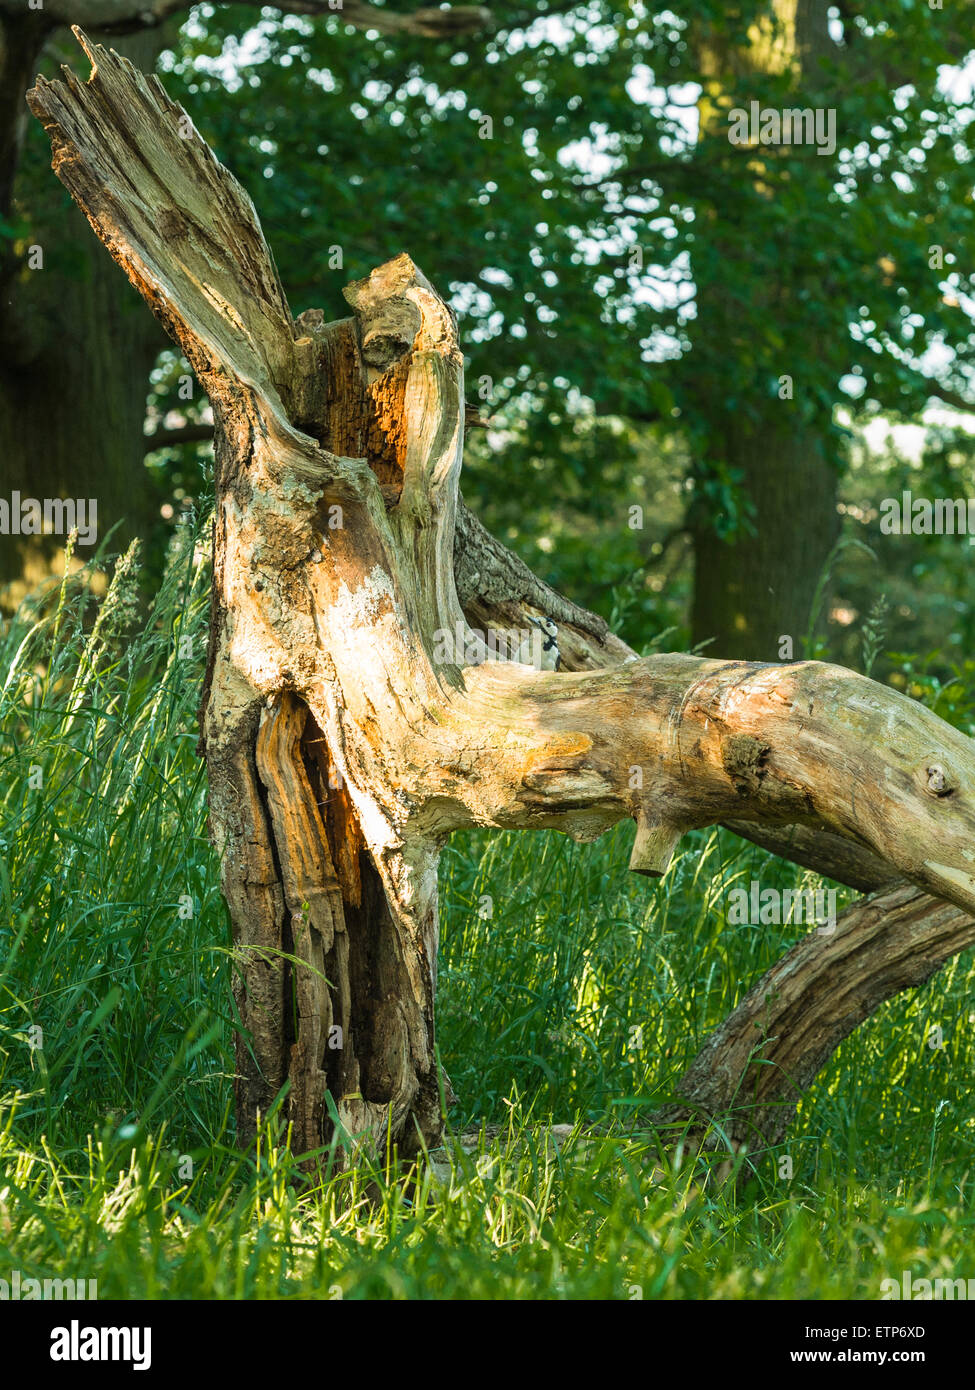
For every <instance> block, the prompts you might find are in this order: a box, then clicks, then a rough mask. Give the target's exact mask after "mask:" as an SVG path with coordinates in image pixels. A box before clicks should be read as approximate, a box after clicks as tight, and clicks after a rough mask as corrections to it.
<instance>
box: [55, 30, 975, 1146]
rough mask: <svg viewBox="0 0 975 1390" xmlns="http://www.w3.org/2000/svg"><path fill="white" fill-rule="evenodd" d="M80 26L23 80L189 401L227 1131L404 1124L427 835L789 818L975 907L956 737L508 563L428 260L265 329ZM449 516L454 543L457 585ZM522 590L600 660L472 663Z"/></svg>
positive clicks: (238, 237) (140, 98) (142, 91)
mask: <svg viewBox="0 0 975 1390" xmlns="http://www.w3.org/2000/svg"><path fill="white" fill-rule="evenodd" d="M79 38H80V41H81V42H82V44H83V46H84V47H85V51H86V52H87V53H88V55H89V57H90V58H91V60H92V62H93V65H94V66H93V72H92V75H91V78H90V79H89V81H88V83H87V84H81V83H80V82H78V80H77V79H76V78H75V77H74V76H73V75H71V74H70V73H68V74H67V75H66V78H65V82H64V83H60V82H57V83H48V82H44V81H41V82H39V83H38V85H37V87H36V88H35V89H34V90H33V92H32V93H31V94H30V104H31V108H32V110H33V111H34V113H35V114H36V115H37V116H38V117H39V118H40V119H41V120H42V121H43V124H44V126H45V129H46V130H47V132H48V134H49V136H50V138H51V142H52V148H53V152H54V167H55V170H56V172H57V174H58V176H59V177H60V178H61V179H62V181H63V182H64V183H65V185H66V186H67V188H68V189H69V191H70V192H71V194H72V196H73V197H74V198H75V200H76V201H77V202H78V203H79V205H80V206H81V207H82V208H83V209H84V211H85V213H86V215H87V216H88V218H89V221H90V222H91V224H92V226H93V228H94V229H95V231H96V233H97V234H98V235H99V236H100V237H101V239H102V240H103V241H104V242H105V244H106V245H107V246H108V247H109V249H110V251H111V252H112V254H113V256H114V257H115V258H116V260H117V261H118V262H119V264H120V265H121V266H122V268H123V269H124V270H125V271H126V273H127V274H128V275H129V277H130V279H131V280H132V281H133V283H134V284H135V285H136V286H137V287H138V288H139V289H140V291H141V292H142V293H143V295H144V296H145V297H146V299H147V301H148V302H149V304H150V306H151V307H152V309H153V311H154V312H155V313H156V314H157V315H158V316H159V317H160V319H161V320H162V321H163V323H164V324H165V325H166V327H167V329H168V330H169V332H170V333H171V334H172V336H173V337H174V338H175V339H176V341H177V342H178V344H179V345H180V347H181V348H182V350H183V352H184V353H185V354H186V356H187V358H188V360H189V361H190V363H191V364H192V366H193V368H194V370H195V371H196V373H197V375H198V376H199V378H200V380H201V382H202V384H203V385H204V387H205V389H206V390H207V392H208V394H209V396H210V400H211V403H212V406H213V412H214V419H215V459H216V488H217V519H216V527H215V538H214V581H213V613H212V623H211V644H210V656H209V663H208V677H207V690H206V705H205V716H204V734H203V744H204V748H205V752H206V757H207V762H208V770H209V780H210V823H211V833H212V836H213V840H214V843H215V845H216V847H217V849H218V851H219V853H220V856H221V866H222V879H223V886H224V892H225V894H226V897H227V901H228V904H229V906H230V911H231V916H232V920H233V924H234V933H235V939H236V942H237V945H238V948H239V950H238V956H239V961H240V967H241V973H240V984H239V989H238V1000H239V1007H240V1011H241V1015H242V1017H243V1019H244V1022H245V1025H246V1028H247V1031H248V1037H249V1041H245V1042H244V1043H242V1045H241V1050H240V1067H239V1072H240V1078H239V1088H238V1101H239V1119H240V1127H241V1134H242V1137H243V1138H245V1139H246V1138H247V1137H248V1136H249V1135H250V1134H251V1133H252V1132H253V1126H254V1122H255V1115H256V1113H257V1112H258V1111H261V1110H266V1109H267V1108H268V1107H269V1105H270V1104H271V1103H272V1101H273V1100H274V1098H275V1096H276V1095H277V1094H278V1092H279V1091H280V1089H281V1086H282V1085H283V1084H284V1082H285V1081H287V1082H289V1083H290V1089H289V1094H288V1105H289V1107H290V1109H289V1113H290V1118H291V1119H292V1121H293V1123H294V1126H295V1136H296V1137H295V1142H296V1144H298V1145H300V1146H301V1147H302V1148H303V1149H305V1150H309V1151H310V1150H315V1149H317V1148H318V1147H320V1146H321V1145H322V1144H323V1143H325V1142H327V1141H328V1140H329V1139H330V1138H331V1137H333V1134H334V1130H333V1125H332V1112H334V1117H335V1119H336V1120H337V1122H338V1125H339V1132H340V1135H344V1136H346V1137H344V1138H343V1145H344V1148H345V1150H346V1152H348V1151H349V1150H350V1148H351V1145H352V1143H353V1142H355V1143H368V1144H372V1145H374V1146H381V1145H383V1144H385V1143H387V1142H389V1141H393V1142H395V1143H397V1144H398V1145H399V1147H400V1150H401V1151H402V1152H410V1151H412V1150H414V1149H415V1148H416V1147H417V1146H419V1145H420V1144H430V1143H432V1142H435V1141H436V1139H437V1137H438V1136H439V1133H440V1130H441V1125H442V1113H441V1105H442V1096H444V1095H445V1094H446V1092H447V1086H446V1081H445V1078H442V1077H441V1076H440V1075H439V1074H438V1070H437V1064H436V1053H435V1039H434V995H435V988H436V960H437V933H438V928H437V863H438V855H439V850H440V848H441V847H442V845H443V844H444V842H445V840H446V838H447V837H448V836H449V835H450V833H451V832H452V831H454V830H456V829H461V828H464V827H468V826H475V825H477V826H493V827H511V828H548V829H555V830H561V831H563V832H565V833H567V834H569V835H571V836H573V837H574V838H575V839H577V840H580V841H590V840H595V839H597V838H598V837H599V836H600V835H601V834H602V833H603V832H604V831H605V830H606V829H608V828H609V827H610V826H611V825H613V824H615V823H616V822H617V821H619V820H621V819H624V818H632V819H633V820H634V821H635V822H636V837H635V840H634V847H633V854H632V858H631V865H630V867H631V868H632V869H633V870H634V871H636V872H638V873H641V874H645V875H650V876H659V875H661V874H662V873H664V872H665V870H666V867H667V864H668V862H669V859H670V856H671V853H672V851H673V847H674V845H675V844H676V843H677V842H678V840H679V838H680V836H681V835H682V834H683V833H684V832H685V831H687V830H689V829H692V828H695V827H700V826H705V825H709V824H714V823H718V822H732V823H735V824H738V823H742V824H744V825H746V826H750V825H755V826H760V827H768V828H771V831H772V832H773V833H774V832H778V833H781V832H782V829H783V827H790V826H793V825H799V826H804V827H807V828H808V829H809V832H810V837H811V838H812V839H813V840H815V841H816V843H821V840H819V839H817V837H821V836H823V835H824V834H825V835H827V836H832V837H836V838H837V839H838V840H839V841H841V842H842V843H843V844H844V845H845V846H849V847H851V850H850V857H851V862H852V861H856V862H857V863H858V864H859V869H858V870H856V871H858V872H859V871H862V872H863V873H865V874H869V873H871V872H873V873H874V874H876V873H877V872H881V871H882V872H883V873H884V874H886V873H887V867H886V866H890V869H891V872H892V873H894V874H898V875H901V876H903V877H904V878H907V879H909V880H911V881H912V882H913V883H914V884H916V885H918V886H919V887H921V888H923V889H925V890H927V891H928V892H930V893H931V894H934V895H936V896H937V897H939V898H942V899H946V900H948V901H950V902H951V903H953V904H955V905H956V907H957V908H958V909H960V910H961V912H962V913H968V912H970V911H971V910H972V909H973V908H975V876H973V871H975V849H973V834H972V832H973V829H975V809H973V798H972V793H973V788H975V753H973V750H972V747H971V744H970V742H969V740H967V739H966V738H964V737H963V736H962V735H961V734H959V733H958V732H957V731H955V730H953V729H951V728H950V727H949V726H947V725H945V724H944V723H943V722H942V721H941V720H939V719H937V718H936V717H935V716H934V715H932V714H931V713H930V712H929V711H927V710H925V709H923V708H922V707H920V706H919V705H917V704H916V703H914V702H912V701H910V700H908V699H906V698H904V697H903V696H900V695H898V694H896V693H895V692H893V691H891V690H888V689H887V688H885V687H883V686H880V685H878V684H876V683H874V682H872V681H870V680H867V679H865V678H864V677H861V676H858V675H856V674H855V673H853V672H851V671H847V670H844V669H842V668H839V667H835V666H827V665H822V664H819V663H811V662H800V663H796V664H795V665H789V666H781V665H776V666H773V665H758V664H750V663H743V662H725V661H719V660H709V659H703V658H701V657H695V656H688V655H684V654H679V653H678V654H673V653H671V654H666V655H658V656H652V657H649V658H646V659H638V658H636V657H634V656H632V654H629V653H628V649H625V648H624V647H623V644H622V643H620V642H619V640H618V639H617V638H615V637H613V635H612V634H611V633H609V632H608V630H599V629H598V628H594V627H593V624H592V622H591V621H590V620H589V618H588V616H587V615H585V614H584V613H583V612H582V610H579V609H575V608H573V606H572V605H569V604H567V603H566V601H565V600H558V603H557V604H555V603H553V597H552V594H551V591H543V590H542V589H541V588H539V586H538V583H537V581H533V577H532V576H531V575H530V574H528V572H524V573H520V572H514V577H512V570H511V567H510V566H507V569H506V566H505V561H504V558H503V555H502V553H501V550H500V548H498V547H497V546H496V545H494V544H492V543H491V541H490V538H486V537H485V535H484V534H478V532H477V528H476V526H475V524H474V523H473V522H472V521H471V520H470V518H469V517H468V516H467V515H466V514H465V513H464V512H463V511H462V510H461V509H460V501H459V492H458V482H459V472H460V464H461V457H462V445H463V427H464V392H463V381H462V375H463V373H462V358H461V354H460V350H459V347H458V342H457V332H456V325H455V323H454V320H453V317H452V315H451V313H450V311H449V309H448V308H447V307H446V305H445V304H444V303H443V301H442V300H441V299H440V297H439V296H438V295H437V294H436V292H435V291H434V289H433V288H432V286H431V285H430V283H429V282H428V281H427V280H426V279H425V277H424V276H423V275H422V274H421V273H420V271H419V270H418V269H417V268H416V266H415V265H414V264H413V262H412V261H411V260H410V259H409V257H408V256H405V255H403V256H399V257H397V258H396V259H394V260H392V261H390V262H388V263H387V264H385V265H383V266H380V267H378V268H377V269H376V270H374V271H373V272H372V274H371V275H369V276H368V277H366V278H365V279H364V280H361V281H359V282H357V283H356V284H354V285H351V286H350V287H349V288H348V289H347V291H346V298H347V300H348V302H349V305H350V308H351V310H352V314H351V317H350V318H348V319H345V320H341V321H339V322H337V323H325V322H324V320H323V316H322V315H321V314H320V313H317V312H312V313H306V314H304V315H302V316H301V318H300V319H299V320H297V321H293V320H292V318H291V315H290V312H289V311H288V308H287V303H286V301H285V297H284V293H283V291H282V289H281V285H280V282H279V280H278V277H277V274H276V271H275V269H274V265H273V261H272V260H271V257H270V253H269V252H268V250H267V247H266V246H265V244H264V240H263V237H262V234H261V231H260V228H259V225H258V222H257V218H256V214H255V213H254V210H253V207H252V205H251V203H250V200H249V199H248V198H247V195H246V194H245V193H244V191H243V190H242V189H241V188H240V185H239V184H238V183H237V182H236V180H234V179H233V178H232V177H231V176H230V175H229V174H228V173H227V172H226V170H224V169H222V168H221V166H220V165H219V164H217V162H216V160H215V159H214V157H213V155H212V154H211V152H210V151H209V150H208V149H207V148H206V146H205V145H203V144H202V142H201V141H200V140H199V137H198V136H196V135H195V133H194V132H193V130H192V126H191V125H190V124H189V122H188V119H187V118H186V117H185V114H184V113H183V112H182V111H181V109H180V108H179V107H177V106H176V105H174V104H173V103H172V102H170V101H169V99H168V98H167V97H166V95H165V92H164V91H163V89H162V87H161V85H160V84H159V82H158V81H156V80H155V79H154V78H145V77H143V76H142V75H141V74H139V73H138V72H136V71H135V70H134V69H133V68H132V67H131V65H129V64H128V63H126V62H125V61H124V60H123V59H120V58H118V57H117V56H116V55H115V54H113V53H110V52H107V51H106V50H104V49H102V48H99V47H92V46H91V45H90V44H89V43H88V42H87V40H86V39H85V38H84V36H83V35H79ZM458 517H460V518H461V523H460V524H461V525H462V526H463V527H465V528H466V533H465V534H466V537H467V545H466V553H468V554H469V555H470V556H471V557H476V561H477V564H476V566H475V567H474V569H473V570H472V571H469V572H467V573H466V576H465V582H464V583H463V584H461V586H460V588H461V593H463V595H464V606H462V599H461V593H459V592H458V584H457V582H456V581H455V543H456V540H457V537H456V532H457V527H458ZM461 549H462V550H465V546H464V542H463V541H462V542H461ZM477 566H480V568H477ZM474 575H477V576H478V577H477V578H474V577H473V576H474ZM542 599H544V601H545V607H544V608H542V607H541V606H540V602H541V600H542ZM532 605H539V607H538V608H537V611H539V612H544V611H548V612H550V613H551V615H552V616H554V617H555V620H556V621H557V622H559V623H560V624H561V626H562V633H563V634H564V642H565V651H566V655H567V657H568V663H567V664H569V665H574V666H576V667H585V666H588V667H590V668H593V667H596V666H597V665H598V666H601V669H576V670H569V671H565V672H562V671H560V672H550V671H543V670H537V669H533V667H532V666H530V665H527V664H522V663H521V662H517V661H510V660H507V661H506V660H501V661H498V660H491V659H484V653H483V651H481V650H480V649H479V648H478V638H477V635H476V634H475V633H474V632H473V631H472V630H471V627H472V625H471V624H470V623H469V622H468V617H470V616H473V617H475V618H477V617H480V616H482V615H483V616H484V617H489V618H490V619H491V620H492V622H494V621H497V620H498V619H500V622H501V624H502V625H503V626H505V627H507V626H508V625H509V624H510V625H511V626H512V627H514V626H515V625H516V624H517V622H518V621H519V620H520V616H521V614H522V613H523V612H524V611H526V606H527V607H531V606H532ZM465 606H466V610H467V615H468V617H465V611H464V608H465ZM445 634H446V636H447V638H448V639H451V640H452V641H453V646H452V647H451V640H448V642H447V644H446V646H445ZM482 646H483V644H482ZM471 651H473V652H475V654H476V655H475V656H473V657H472V656H471V655H470V653H471ZM445 653H446V654H445ZM862 851H865V852H866V854H867V856H868V858H867V859H866V861H864V860H863V859H862V857H861V858H860V859H858V858H857V856H858V855H860V854H861V852H862ZM878 861H879V864H880V865H882V866H884V867H883V869H882V870H880V869H879V868H878ZM891 910H892V912H894V914H895V916H896V914H897V913H899V912H900V907H899V906H898V905H896V904H895V905H894V907H893V908H892V909H891ZM946 920H947V919H946ZM943 926H944V922H943V921H941V922H940V923H939V925H938V927H937V930H938V931H940V930H941V929H942V928H943ZM863 930H864V931H865V929H863ZM932 930H933V929H932ZM853 935H857V931H856V929H854V931H853ZM858 941H859V937H858ZM821 942H827V945H825V946H823V945H821V944H820V943H821ZM844 943H845V944H846V945H848V944H849V933H843V934H841V936H840V940H839V944H840V946H844ZM915 945H917V942H916V941H915ZM858 949H860V947H859V945H858ZM877 949H878V950H879V951H880V952H881V954H882V951H883V943H881V946H880V947H878V948H877ZM835 950H836V946H835V945H831V944H829V939H828V938H825V937H820V938H817V939H816V940H815V941H811V942H810V944H809V945H808V951H809V952H812V953H815V952H816V951H819V952H821V953H822V957H820V956H815V962H816V963H817V969H816V970H815V971H813V975H814V976H815V979H816V980H817V982H818V980H819V978H820V976H819V964H821V961H822V960H827V957H828V958H829V959H828V960H827V963H826V965H825V966H823V968H824V969H831V970H834V971H836V970H840V971H843V970H847V969H848V968H850V967H849V961H850V960H852V961H853V962H854V964H856V955H855V953H854V954H853V955H852V956H849V955H846V956H845V955H843V954H842V952H838V953H837V954H836V955H835V956H833V955H832V954H831V953H832V952H833V951H835ZM917 954H918V956H919V958H921V957H923V956H924V952H923V951H919V952H918V953H917ZM787 959H788V958H787ZM804 959H805V958H804ZM829 961H835V964H832V965H831V964H829ZM867 964H868V966H869V969H870V970H873V964H872V961H868V963H867ZM865 968H866V967H865ZM874 973H877V974H878V978H879V976H880V975H883V971H882V970H881V971H879V972H874ZM888 975H889V977H890V978H895V977H896V971H894V972H893V974H891V973H890V972H888ZM782 978H783V979H787V978H788V971H786V972H785V976H783V977H782ZM810 978H812V976H811V977H810ZM870 978H872V976H870ZM884 978H885V979H886V978H888V976H884ZM811 988H812V986H811ZM844 988H847V989H855V988H856V983H855V979H853V980H850V979H847V978H846V977H845V976H844ZM871 988H873V986H871ZM818 989H819V984H818V983H817V984H816V986H815V990H818ZM815 990H814V993H815ZM874 993H876V990H874ZM870 997H874V996H873V995H871V996H870ZM855 1012H856V1010H851V1013H855ZM813 1017H814V1018H816V1017H818V1015H817V1014H816V1012H815V1008H814V1009H813ZM822 1019H823V1024H822V1026H823V1028H824V1029H826V1032H827V1033H828V1032H829V1029H830V1028H834V1031H835V1020H831V1019H830V1018H829V1016H828V1015H827V1014H826V1013H823V1015H822ZM736 1026H737V1025H736ZM336 1028H337V1029H338V1030H339V1032H338V1033H336V1032H335V1029H336ZM733 1031H734V1030H733V1029H732V1032H733ZM730 1037H731V1034H729V1046H730ZM337 1039H339V1040H340V1041H339V1045H338V1046H335V1045H334V1044H335V1042H336V1040H337ZM815 1045H816V1046H818V1045H819V1044H818V1041H817V1042H816V1044H815ZM807 1051H808V1052H809V1055H812V1054H813V1052H814V1051H815V1047H813V1046H812V1045H810V1048H809V1049H807ZM715 1065H717V1063H716V1064H715ZM735 1065H737V1063H736V1064H735Z"/></svg>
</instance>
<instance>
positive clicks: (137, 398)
mask: <svg viewBox="0 0 975 1390" xmlns="http://www.w3.org/2000/svg"><path fill="white" fill-rule="evenodd" d="M38 18H40V20H41V21H42V24H41V26H39V25H38V24H37V20H38ZM0 27H2V31H3V33H4V37H5V46H4V47H0V52H6V53H7V54H8V55H9V56H8V58H7V60H6V62H5V64H4V73H3V84H2V85H3V91H4V95H5V99H6V100H9V101H10V102H11V103H13V104H16V105H17V106H19V107H21V108H22V110H23V113H24V119H26V117H27V116H28V115H29V113H28V110H27V104H26V102H25V100H24V92H25V91H26V89H27V87H28V86H29V84H30V80H31V79H32V78H33V74H34V69H35V66H36V63H37V60H38V57H39V52H40V45H41V44H42V42H43V40H44V38H45V37H46V34H47V33H48V32H49V21H47V20H45V16H44V12H43V11H38V12H33V11H26V10H25V13H24V15H23V16H19V17H17V18H16V19H12V18H10V17H9V16H4V15H2V14H0ZM114 43H115V45H116V47H117V48H118V49H119V50H120V51H121V52H123V53H125V54H126V55H127V56H129V57H130V58H131V59H132V61H133V62H135V63H137V64H138V65H139V66H140V67H148V68H151V67H153V66H154V65H155V61H156V58H157V56H158V54H159V53H160V51H161V50H162V48H163V47H164V43H165V41H164V36H163V33H162V32H161V31H160V30H158V29H153V30H150V31H148V32H147V33H143V34H135V35H132V36H130V37H127V38H122V39H116V40H114ZM15 59H16V60H17V61H16V63H15ZM14 68H16V70H14ZM8 76H9V82H10V85H9V86H8V85H6V84H7V81H8ZM3 118H5V119H3ZM18 124H19V125H23V120H21V118H20V115H19V113H17V116H16V119H14V115H13V112H10V111H4V112H0V135H3V136H5V138H6V146H5V148H4V149H3V156H4V165H3V168H4V169H5V170H6V171H7V182H8V194H9V197H8V201H7V202H6V204H5V205H4V206H2V207H0V216H2V217H6V216H9V215H10V211H11V202H12V199H13V198H15V197H16V196H17V187H18V180H17V179H12V178H11V177H10V176H11V173H12V171H13V170H14V169H15V168H16V164H17V157H18V153H19V145H20V140H19V139H17V138H15V137H16V134H17V126H18ZM41 207H43V211H39V208H41ZM32 212H33V214H34V215H33V217H32V221H31V236H30V237H29V238H28V241H29V242H30V244H31V245H37V246H40V248H41V250H42V252H43V268H42V269H34V270H32V269H29V268H28V265H27V255H26V247H24V248H23V250H22V252H21V253H20V254H14V252H13V251H12V250H11V249H9V244H8V251H7V254H6V256H5V257H4V258H3V260H2V262H0V457H2V458H3V486H4V492H5V494H7V495H8V496H9V492H10V491H12V490H14V489H16V490H17V491H19V492H20V493H21V494H22V495H23V496H25V497H36V498H39V499H43V498H45V497H49V498H57V497H70V498H75V499H77V498H86V499H87V498H96V499H97V504H98V534H99V538H101V537H102V536H104V535H105V533H106V532H107V531H108V530H109V529H110V528H111V527H112V526H113V525H115V524H116V523H119V530H118V531H117V532H116V534H115V539H114V541H113V549H117V550H121V549H124V548H125V546H126V545H127V544H128V542H129V541H130V540H132V539H133V537H135V536H142V537H144V536H145V535H146V534H147V532H148V530H149V528H150V525H151V523H152V522H153V520H154V519H155V518H154V514H153V490H152V487H151V484H150V479H149V475H148V474H147V472H146V468H145V453H146V442H145V418H146V397H147V394H148V390H149V373H150V371H151V369H152V367H153V364H154V363H155V360H156V358H157V357H158V355H159V352H160V351H161V349H162V348H164V347H165V346H166V344H167V340H166V337H165V334H163V333H162V332H161V330H160V329H159V326H158V324H156V323H155V322H154V321H153V319H152V318H151V317H150V316H149V315H147V314H146V313H145V311H144V309H143V307H142V305H141V304H140V302H139V297H138V295H137V294H136V293H135V292H134V291H133V290H132V288H131V286H129V285H127V284H126V283H125V281H124V280H123V279H122V278H121V277H120V276H119V274H118V272H117V270H116V269H115V266H114V265H113V263H112V259H111V256H110V255H109V254H108V252H106V250H105V248H104V247H103V246H101V245H100V244H99V243H98V242H97V241H95V240H94V239H93V238H91V237H88V236H85V235H84V228H83V223H82V222H81V219H80V217H79V214H78V212H77V210H76V209H74V208H71V207H68V208H65V206H64V204H63V203H62V202H61V200H60V199H54V198H51V199H47V200H46V201H45V202H44V204H43V205H42V204H39V203H38V202H36V201H34V202H32ZM64 541H65V538H64V536H50V537H44V536H13V535H11V536H7V537H5V538H4V543H3V545H2V546H0V586H2V585H5V584H9V585H10V588H9V590H8V591H7V594H6V600H5V603H6V606H15V605H16V603H17V602H19V600H20V599H21V598H22V597H23V596H24V594H25V593H27V592H29V591H30V590H31V589H32V588H33V587H34V586H35V585H37V584H38V583H40V582H42V581H43V580H44V579H45V578H46V577H48V576H49V575H50V573H51V571H52V567H53V569H54V571H55V572H56V571H57V569H58V567H59V562H60V552H61V550H62V549H63V547H64ZM78 553H79V556H80V557H82V558H85V557H86V556H87V555H90V554H91V553H92V552H91V550H88V551H87V552H86V551H85V550H84V549H82V550H80V551H79V552H78Z"/></svg>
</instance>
